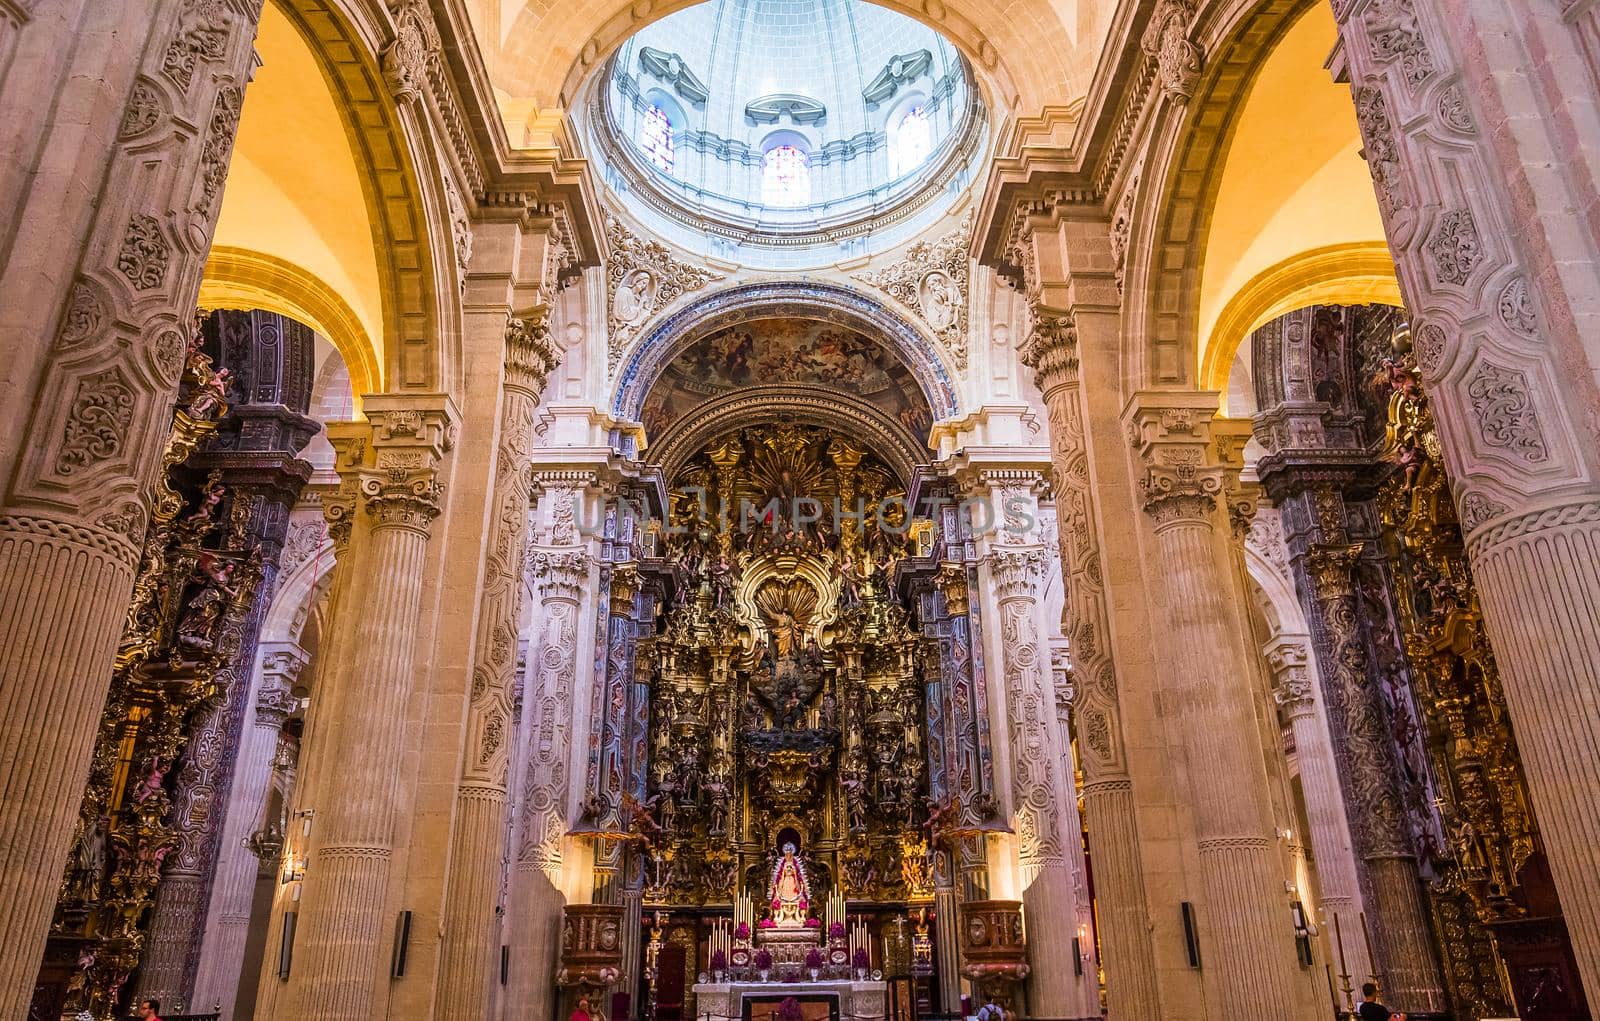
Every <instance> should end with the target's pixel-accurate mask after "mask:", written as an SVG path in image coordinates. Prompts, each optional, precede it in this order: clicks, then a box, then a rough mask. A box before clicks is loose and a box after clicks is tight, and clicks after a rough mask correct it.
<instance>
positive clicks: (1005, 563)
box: [989, 546, 1050, 602]
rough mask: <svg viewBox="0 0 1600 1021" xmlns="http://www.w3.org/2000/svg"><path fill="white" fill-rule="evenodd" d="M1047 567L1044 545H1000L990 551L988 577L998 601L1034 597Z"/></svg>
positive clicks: (1037, 592) (1047, 560) (1048, 565)
mask: <svg viewBox="0 0 1600 1021" xmlns="http://www.w3.org/2000/svg"><path fill="white" fill-rule="evenodd" d="M1049 567H1050V555H1049V553H1048V552H1046V550H1045V548H1044V547H1043V546H1000V547H996V548H995V549H994V550H993V551H992V552H991V553H990V554H989V577H990V578H991V579H992V580H993V582H994V589H995V597H996V598H997V599H999V600H1000V601H1001V602H1007V601H1009V600H1012V599H1033V598H1035V597H1037V596H1038V594H1039V583H1040V582H1041V581H1043V580H1044V578H1045V575H1046V572H1047V571H1048V570H1049Z"/></svg>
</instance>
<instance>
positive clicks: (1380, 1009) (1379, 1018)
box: [1356, 982, 1406, 1021]
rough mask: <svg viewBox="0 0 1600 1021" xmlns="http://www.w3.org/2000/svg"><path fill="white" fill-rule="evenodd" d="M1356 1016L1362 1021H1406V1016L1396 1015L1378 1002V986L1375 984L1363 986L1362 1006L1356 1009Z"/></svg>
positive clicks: (1367, 983) (1369, 983)
mask: <svg viewBox="0 0 1600 1021" xmlns="http://www.w3.org/2000/svg"><path fill="white" fill-rule="evenodd" d="M1356 1016H1357V1017H1359V1018H1360V1019H1361V1021H1391V1019H1392V1021H1406V1016H1405V1015H1404V1014H1396V1013H1395V1012H1394V1011H1392V1010H1390V1009H1389V1008H1388V1007H1385V1006H1384V1005H1383V1004H1381V1003H1379V1002H1378V986H1377V983H1374V982H1366V983H1363V984H1362V986H1361V1006H1360V1007H1358V1008H1356Z"/></svg>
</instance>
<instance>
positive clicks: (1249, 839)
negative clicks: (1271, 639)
mask: <svg viewBox="0 0 1600 1021" xmlns="http://www.w3.org/2000/svg"><path fill="white" fill-rule="evenodd" d="M1215 408H1216V399H1215V395H1214V394H1136V395H1135V396H1134V398H1133V401H1132V402H1131V403H1130V405H1129V408H1128V412H1127V419H1128V424H1129V428H1130V431H1131V434H1132V436H1133V439H1134V442H1135V447H1136V450H1137V452H1138V455H1139V456H1140V458H1141V459H1142V460H1143V462H1144V466H1145V476H1144V478H1143V479H1142V480H1141V483H1140V488H1141V491H1142V493H1143V497H1144V508H1145V511H1146V513H1147V514H1148V515H1149V516H1150V519H1151V521H1152V526H1153V532H1154V539H1155V542H1154V554H1155V563H1158V564H1159V565H1160V570H1159V573H1155V574H1152V578H1160V579H1161V581H1163V582H1164V583H1165V594H1164V595H1165V604H1166V611H1167V619H1166V622H1165V623H1166V630H1165V644H1166V660H1167V670H1166V671H1164V673H1163V676H1162V683H1163V688H1164V689H1165V690H1164V691H1163V692H1162V695H1163V696H1164V698H1165V699H1166V700H1168V702H1169V707H1170V711H1171V712H1172V714H1173V716H1174V718H1176V719H1179V720H1181V721H1182V726H1181V727H1179V728H1176V729H1177V733H1176V734H1174V740H1175V741H1176V742H1177V743H1178V744H1179V745H1180V747H1181V749H1182V754H1183V756H1184V758H1185V759H1186V760H1187V775H1188V779H1189V791H1190V798H1191V801H1192V811H1193V818H1194V826H1195V836H1196V839H1197V841H1198V844H1199V854H1200V869H1201V884H1202V888H1203V890H1204V892H1205V905H1204V907H1205V910H1206V911H1207V912H1208V913H1209V915H1210V917H1209V918H1207V917H1202V918H1201V919H1200V938H1201V944H1202V947H1203V950H1202V957H1203V959H1204V960H1205V961H1207V962H1208V963H1207V968H1208V970H1211V971H1213V973H1214V974H1216V975H1217V976H1218V981H1219V983H1220V987H1221V988H1223V989H1226V990H1227V997H1228V1000H1229V1002H1230V1003H1231V1004H1233V1009H1235V1010H1237V1011H1239V1012H1240V1013H1242V1014H1245V1015H1247V1016H1261V1017H1284V1018H1286V1017H1291V1016H1293V1015H1294V1013H1295V1010H1296V1000H1297V997H1296V987H1297V985H1298V984H1299V978H1298V974H1297V969H1296V967H1295V960H1294V953H1293V930H1292V929H1291V927H1290V917H1289V908H1288V904H1287V902H1286V900H1285V898H1284V893H1283V874H1282V869H1281V867H1280V864H1279V861H1278V858H1277V851H1276V847H1275V840H1274V836H1275V835H1274V833H1273V826H1272V823H1271V818H1272V811H1271V802H1270V797H1269V793H1268V789H1267V776H1266V771H1265V767H1264V764H1263V762H1262V757H1261V754H1260V751H1259V748H1258V742H1257V740H1256V738H1255V735H1256V734H1258V733H1259V730H1258V727H1257V722H1256V715H1255V710H1254V707H1253V705H1252V704H1251V699H1250V692H1249V686H1248V683H1247V681H1246V678H1248V677H1249V676H1250V672H1251V667H1250V663H1249V662H1248V661H1247V659H1246V650H1245V648H1244V646H1243V645H1242V643H1241V636H1240V635H1239V633H1238V619H1239V618H1238V614H1237V613H1236V612H1235V611H1234V609H1233V608H1232V607H1230V606H1229V605H1228V599H1229V596H1230V594H1231V593H1233V592H1234V591H1235V586H1234V584H1233V581H1232V579H1231V578H1230V576H1229V572H1228V570H1227V568H1226V566H1225V564H1224V563H1223V558H1224V557H1225V556H1227V555H1228V553H1227V550H1226V546H1225V544H1224V542H1223V540H1222V537H1221V536H1219V535H1218V529H1219V526H1220V525H1221V523H1222V522H1223V520H1224V519H1223V517H1222V512H1221V510H1220V508H1219V499H1218V498H1219V496H1220V495H1221V494H1222V491H1223V471H1222V469H1221V468H1220V467H1219V466H1218V465H1217V464H1216V463H1215V457H1214V454H1213V448H1212V445H1211V436H1210V420H1211V417H1212V415H1213V413H1214V411H1215ZM1219 735H1230V736H1229V737H1225V738H1223V739H1220V740H1219ZM1246 735H1248V736H1246Z"/></svg>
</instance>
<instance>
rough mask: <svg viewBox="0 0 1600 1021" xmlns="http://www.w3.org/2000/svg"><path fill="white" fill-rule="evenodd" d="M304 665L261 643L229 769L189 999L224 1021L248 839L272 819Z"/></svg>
mask: <svg viewBox="0 0 1600 1021" xmlns="http://www.w3.org/2000/svg"><path fill="white" fill-rule="evenodd" d="M308 659H309V656H308V655H307V653H306V651H305V650H304V649H302V648H300V646H299V645H298V644H297V643H295V642H263V643H261V645H260V646H259V654H258V656H257V660H256V662H257V667H256V669H257V682H256V683H255V684H254V685H252V686H251V690H252V691H253V692H254V693H255V699H254V702H253V704H252V705H251V706H250V707H249V710H248V716H247V718H246V720H245V729H244V733H243V735H242V737H241V740H240V742H239V751H238V755H237V757H236V760H235V763H234V776H235V780H234V785H233V790H232V793H231V794H230V796H229V798H228V803H227V808H226V815H225V816H224V818H223V821H222V830H221V834H222V835H221V840H220V842H219V854H218V857H217V865H216V878H215V879H214V881H213V883H212V888H211V897H210V901H209V904H210V906H209V907H208V908H207V910H206V913H205V935H204V941H203V943H202V944H201V946H200V948H199V963H198V965H197V967H196V971H195V979H194V993H193V995H191V996H190V997H189V1000H190V1002H191V1004H193V1005H194V1006H195V1007H197V1008H204V1009H206V1010H210V1009H211V1008H212V1007H213V1006H219V1007H220V1011H219V1013H220V1015H221V1016H222V1017H225V1018H227V1017H232V1016H233V1008H234V1000H235V996H236V995H237V993H238V989H239V972H240V969H241V968H242V967H243V965H244V963H245V961H244V959H245V941H246V937H247V935H248V930H249V925H250V906H251V901H252V900H253V898H254V896H255V886H256V876H257V873H258V872H259V870H260V867H261V864H262V863H261V861H260V859H258V858H257V857H256V856H255V854H254V853H253V852H252V851H251V850H250V849H249V848H248V847H247V846H246V845H245V841H246V840H247V839H249V837H250V836H251V834H253V833H256V832H258V831H260V830H261V829H262V827H264V826H265V825H267V824H269V823H273V822H275V821H276V820H271V819H267V818H266V817H265V812H266V806H267V796H268V793H269V792H270V790H271V787H272V772H273V758H274V756H275V755H276V753H277V749H278V739H279V734H280V733H281V731H282V730H283V724H284V721H285V720H287V719H288V717H289V715H290V714H291V713H292V712H293V711H294V709H295V702H296V699H295V697H294V696H293V694H291V692H292V691H293V690H294V688H295V686H296V685H298V684H299V683H300V673H301V671H302V670H304V669H305V666H306V663H307V661H308ZM276 864H277V862H276V861H274V862H273V863H272V865H273V866H275V865H276ZM269 867H270V866H269ZM274 871H275V870H274Z"/></svg>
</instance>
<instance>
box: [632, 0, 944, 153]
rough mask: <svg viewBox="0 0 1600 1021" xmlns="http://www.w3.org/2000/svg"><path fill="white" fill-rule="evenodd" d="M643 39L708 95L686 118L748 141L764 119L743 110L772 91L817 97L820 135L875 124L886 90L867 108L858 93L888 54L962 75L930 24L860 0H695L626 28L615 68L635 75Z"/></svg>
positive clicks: (937, 75) (938, 74) (935, 72)
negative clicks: (633, 31)
mask: <svg viewBox="0 0 1600 1021" xmlns="http://www.w3.org/2000/svg"><path fill="white" fill-rule="evenodd" d="M645 47H650V48H652V49H655V50H660V51H663V52H667V53H676V54H678V55H679V56H680V57H681V58H682V60H683V64H684V66H685V68H686V69H687V70H689V71H690V72H691V73H693V74H694V75H695V76H696V77H698V78H699V80H700V81H701V82H703V83H704V84H705V86H706V90H707V92H708V93H709V95H708V97H707V100H706V103H705V111H704V114H703V116H702V117H696V116H694V115H693V114H690V117H689V119H690V122H691V124H693V125H694V126H695V127H699V128H703V129H704V130H706V131H710V132H714V133H715V134H717V135H720V136H721V137H723V138H729V139H742V140H745V141H747V142H749V143H751V144H756V143H757V142H758V141H759V139H760V137H761V136H762V135H763V134H764V133H765V132H764V131H762V130H761V128H762V127H763V125H761V124H759V123H758V124H755V125H752V124H750V123H749V122H748V119H747V117H746V108H747V107H748V105H749V104H751V103H752V102H756V101H758V100H761V99H763V98H765V97H769V96H776V95H792V96H800V97H804V98H807V99H811V100H814V101H817V102H819V103H821V104H822V106H823V107H824V110H825V116H824V118H823V120H822V121H821V122H820V123H819V124H818V125H817V127H818V129H819V132H820V135H821V137H822V139H823V140H824V141H832V140H837V139H848V138H852V137H854V136H856V135H859V134H861V133H863V132H870V131H875V130H882V127H883V124H882V123H881V122H882V121H883V119H884V117H885V116H886V115H887V110H886V109H885V107H887V106H890V105H893V102H894V98H895V97H893V96H890V97H888V99H887V101H880V102H879V103H877V104H872V106H873V108H872V109H869V103H868V101H867V100H866V99H865V98H864V96H865V95H866V94H867V92H868V86H869V85H871V84H873V81H874V79H875V78H878V76H879V75H880V73H881V72H883V71H884V70H885V69H886V68H888V67H889V66H890V63H891V61H893V60H894V58H895V57H897V56H902V55H911V56H913V57H915V55H917V54H918V53H919V52H921V51H926V52H927V53H928V54H929V56H930V57H931V58H932V59H931V62H930V63H931V66H930V67H929V69H928V70H929V71H930V72H931V74H930V75H929V77H931V78H932V79H934V80H938V79H941V78H944V77H946V76H950V75H952V74H954V76H955V78H956V79H958V80H963V81H964V79H963V75H962V71H961V59H960V57H959V55H958V54H957V53H956V51H955V48H954V47H953V46H951V45H950V44H949V43H947V42H945V41H944V39H942V38H940V36H939V34H938V33H937V32H935V31H934V30H933V29H931V28H929V27H928V26H926V25H924V24H922V23H921V22H918V21H913V20H912V19H910V18H908V17H906V16H904V15H902V14H896V13H895V12H894V11H891V10H889V9H888V8H885V7H879V6H876V5H874V4H869V3H861V2H859V0H714V2H712V3H706V4H700V5H698V6H695V7H690V8H688V9H686V10H683V11H680V12H678V13H677V14H673V15H671V16H670V17H667V18H664V19H663V20H661V21H658V22H656V23H654V24H652V25H650V26H648V27H647V28H645V29H644V30H642V31H641V32H639V34H638V35H636V36H634V37H633V39H631V40H630V41H629V42H628V43H627V44H626V45H625V47H624V49H623V54H622V57H621V59H620V60H619V61H618V67H619V69H622V70H626V71H629V72H633V73H636V74H637V73H638V72H639V71H640V70H641V63H640V60H639V54H640V51H641V50H642V49H644V48H645ZM902 67H904V65H902ZM906 70H910V69H909V68H906ZM646 73H648V72H646ZM902 74H904V70H903V71H902ZM919 77H920V76H919ZM882 91H883V89H882V88H881V87H880V89H879V92H880V93H881V92H882ZM962 98H963V99H964V98H965V97H962ZM681 99H682V97H680V101H681ZM685 105H686V106H687V105H688V104H685ZM685 112H686V113H688V111H687V110H686V111H685ZM765 127H768V128H770V127H771V125H765Z"/></svg>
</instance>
